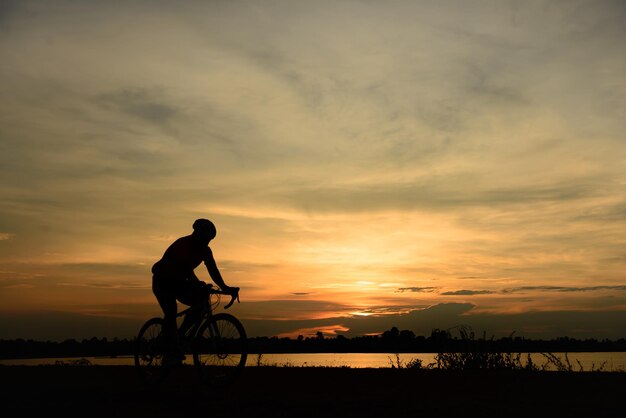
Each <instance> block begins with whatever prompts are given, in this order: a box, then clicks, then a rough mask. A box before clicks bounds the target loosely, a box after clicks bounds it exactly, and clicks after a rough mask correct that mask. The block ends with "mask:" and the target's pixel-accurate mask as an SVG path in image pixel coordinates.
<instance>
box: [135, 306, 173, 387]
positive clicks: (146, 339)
mask: <svg viewBox="0 0 626 418" xmlns="http://www.w3.org/2000/svg"><path fill="white" fill-rule="evenodd" d="M164 353H165V341H164V338H163V318H152V319H149V320H148V321H147V322H146V323H145V324H144V325H143V326H142V327H141V329H140V330H139V334H138V335H137V339H136V340H135V369H136V370H137V372H138V373H139V376H140V377H141V378H142V379H143V380H144V381H145V382H146V383H158V382H159V381H160V380H161V379H163V378H164V377H165V374H166V369H165V368H164V367H163V355H164Z"/></svg>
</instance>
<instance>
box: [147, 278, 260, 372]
mask: <svg viewBox="0 0 626 418" xmlns="http://www.w3.org/2000/svg"><path fill="white" fill-rule="evenodd" d="M234 289H236V292H235V293H234V294H230V296H231V300H230V302H228V304H226V305H225V306H224V309H228V308H230V307H231V306H232V305H233V303H234V302H235V300H237V302H239V288H234ZM207 293H208V295H207V299H206V301H205V303H203V304H202V307H201V315H199V317H198V319H197V320H196V321H195V322H194V323H193V324H192V325H191V326H190V327H189V329H188V330H187V331H186V332H185V334H184V335H180V336H179V337H180V341H181V348H182V349H183V353H184V354H185V355H189V354H191V355H192V356H193V364H194V367H195V369H196V371H197V376H198V378H199V379H200V381H201V382H203V383H209V384H223V383H228V382H230V381H232V380H233V379H234V378H235V377H237V376H238V375H239V374H240V373H241V371H242V369H243V368H244V367H245V365H246V359H247V357H248V346H247V336H246V331H245V329H244V327H243V325H242V324H241V322H240V321H239V320H238V319H237V318H236V317H235V316H233V315H230V314H228V313H217V314H214V313H213V311H214V310H215V309H216V308H217V307H218V306H219V303H220V296H221V295H225V294H226V293H224V292H223V291H221V290H218V289H215V288H213V286H212V285H207ZM191 309H192V308H187V309H185V310H183V311H181V312H179V313H178V314H177V315H176V317H177V318H179V317H182V316H184V315H186V314H187V313H188V312H190V311H191ZM177 332H180V326H179V327H178V329H177ZM165 351H166V350H165V340H164V338H163V318H161V317H155V318H151V319H149V320H148V321H146V323H145V324H144V325H143V326H142V327H141V329H140V330H139V333H138V334H137V339H136V341H135V368H136V370H137V372H138V373H139V376H140V378H141V379H143V380H144V381H145V382H146V383H151V384H154V383H159V382H161V381H162V380H164V379H165V378H166V377H167V375H168V374H169V373H170V369H171V368H172V367H173V366H172V365H171V364H168V362H164V361H163V360H164V356H165Z"/></svg>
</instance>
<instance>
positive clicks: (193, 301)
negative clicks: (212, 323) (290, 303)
mask: <svg viewBox="0 0 626 418" xmlns="http://www.w3.org/2000/svg"><path fill="white" fill-rule="evenodd" d="M216 234H217V230H216V228H215V225H214V224H213V222H211V221H209V220H208V219H197V220H196V221H195V222H194V223H193V232H192V234H191V235H187V236H185V237H182V238H179V239H177V240H176V241H174V243H173V244H171V245H170V246H169V247H168V249H167V250H166V251H165V253H164V254H163V257H162V258H161V259H160V260H159V261H157V262H156V263H155V264H154V265H153V266H152V274H153V276H152V291H153V292H154V295H155V296H156V299H157V301H158V302H159V305H160V306H161V309H162V310H163V320H164V324H163V336H164V338H165V341H166V347H167V348H166V351H167V355H166V359H164V360H165V361H167V362H170V363H181V362H182V360H184V359H185V356H184V354H183V353H182V351H181V349H180V342H179V337H178V331H177V330H176V314H177V312H178V307H177V304H176V301H177V300H178V301H180V302H182V303H184V304H185V305H189V306H191V308H192V310H191V311H190V312H189V313H188V314H187V315H186V316H185V319H184V321H183V323H182V325H181V334H184V331H185V330H186V329H187V328H188V327H190V326H191V325H192V324H193V323H194V322H195V321H196V320H197V319H198V317H199V315H200V309H201V306H202V303H204V302H205V301H206V298H207V296H208V287H209V286H208V285H207V284H206V283H205V282H203V281H201V280H200V279H198V277H197V276H196V275H195V273H194V270H195V269H196V267H198V266H199V265H200V263H202V262H204V265H205V266H206V268H207V270H208V272H209V275H210V276H211V279H212V280H213V281H214V282H215V284H217V285H218V286H219V287H220V289H221V290H222V291H224V292H225V293H228V294H235V293H236V292H237V290H238V289H237V288H233V287H230V286H227V285H226V283H224V279H222V275H221V274H220V271H219V269H218V268H217V264H216V263H215V259H214V258H213V252H212V251H211V248H209V242H211V240H212V239H213V238H215V235H216Z"/></svg>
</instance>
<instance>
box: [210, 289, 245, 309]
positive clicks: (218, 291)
mask: <svg viewBox="0 0 626 418" xmlns="http://www.w3.org/2000/svg"><path fill="white" fill-rule="evenodd" d="M205 285H206V286H207V287H208V289H209V293H212V294H214V295H229V296H230V302H228V303H227V304H226V305H225V306H224V309H228V308H230V307H231V306H233V303H235V299H236V300H237V303H240V301H239V290H240V288H238V287H231V289H232V290H233V293H227V292H224V291H223V290H221V289H216V288H214V287H213V285H212V284H210V283H206V284H205Z"/></svg>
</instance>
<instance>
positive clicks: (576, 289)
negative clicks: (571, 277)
mask: <svg viewBox="0 0 626 418" xmlns="http://www.w3.org/2000/svg"><path fill="white" fill-rule="evenodd" d="M602 290H616V291H626V285H619V286H583V287H575V286H521V287H512V288H508V289H503V290H502V293H525V292H533V291H537V292H595V291H602Z"/></svg>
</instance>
